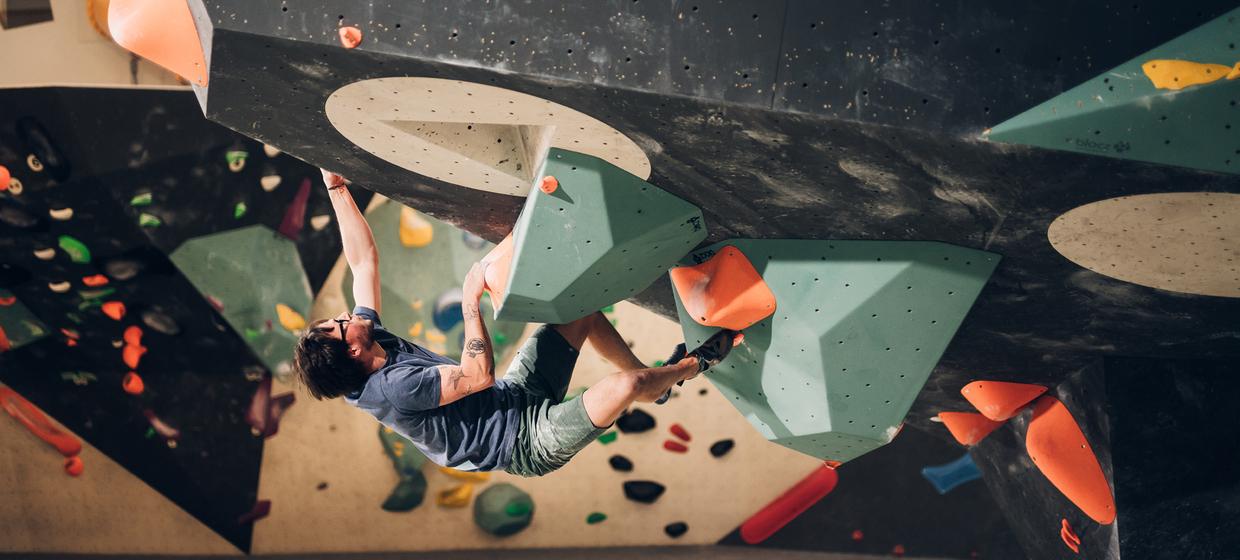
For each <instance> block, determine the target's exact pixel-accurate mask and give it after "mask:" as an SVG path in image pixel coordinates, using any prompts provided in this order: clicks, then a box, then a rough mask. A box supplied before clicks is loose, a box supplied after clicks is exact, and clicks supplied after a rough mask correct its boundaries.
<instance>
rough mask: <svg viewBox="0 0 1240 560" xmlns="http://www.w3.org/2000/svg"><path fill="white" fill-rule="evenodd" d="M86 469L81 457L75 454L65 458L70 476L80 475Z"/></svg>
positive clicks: (67, 472) (66, 468)
mask: <svg viewBox="0 0 1240 560" xmlns="http://www.w3.org/2000/svg"><path fill="white" fill-rule="evenodd" d="M85 469H86V465H85V464H84V463H82V458H81V457H79V456H77V455H74V456H72V457H69V458H67V459H65V473H66V474H68V475H69V476H80V475H81V474H82V471H83V470H85Z"/></svg>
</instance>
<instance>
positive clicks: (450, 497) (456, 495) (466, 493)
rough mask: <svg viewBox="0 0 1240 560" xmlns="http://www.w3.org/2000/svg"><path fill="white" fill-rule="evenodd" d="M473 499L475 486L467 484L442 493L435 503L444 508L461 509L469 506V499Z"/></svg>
mask: <svg viewBox="0 0 1240 560" xmlns="http://www.w3.org/2000/svg"><path fill="white" fill-rule="evenodd" d="M472 497H474V484H473V483H472V482H466V483H463V484H461V485H460V486H456V487H454V488H449V489H447V490H444V491H442V492H440V493H439V497H438V498H436V499H435V502H436V503H438V504H439V505H441V506H443V507H451V508H459V507H465V506H467V505H469V499H470V498H472Z"/></svg>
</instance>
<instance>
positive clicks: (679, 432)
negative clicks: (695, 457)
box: [668, 424, 693, 441]
mask: <svg viewBox="0 0 1240 560" xmlns="http://www.w3.org/2000/svg"><path fill="white" fill-rule="evenodd" d="M668 431H670V432H672V435H674V436H676V437H678V438H680V439H683V440H685V441H692V440H693V438H692V437H689V430H686V429H685V427H684V426H681V425H680V424H672V427H670V428H668Z"/></svg>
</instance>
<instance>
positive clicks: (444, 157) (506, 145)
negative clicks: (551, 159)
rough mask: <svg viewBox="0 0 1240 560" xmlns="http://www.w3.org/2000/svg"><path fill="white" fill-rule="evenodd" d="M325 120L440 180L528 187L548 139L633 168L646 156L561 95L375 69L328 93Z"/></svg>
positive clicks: (513, 191)
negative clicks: (372, 75)
mask: <svg viewBox="0 0 1240 560" xmlns="http://www.w3.org/2000/svg"><path fill="white" fill-rule="evenodd" d="M325 111H326V113H327V119H328V120H329V121H331V123H332V125H333V126H335V127H336V130H338V131H339V132H340V133H341V134H343V135H344V136H345V138H348V139H349V140H350V141H352V142H353V143H354V144H357V146H358V147H360V148H362V149H364V150H366V151H368V152H370V153H372V154H374V155H375V156H377V157H379V158H382V159H384V160H387V161H388V162H391V163H392V164H395V165H398V166H400V167H402V168H405V169H408V170H409V171H412V172H414V173H418V174H421V175H425V176H427V177H431V178H434V179H438V180H440V181H444V182H448V183H453V184H457V185H460V186H462V187H468V188H471V189H478V190H483V191H489V192H495V193H502V194H510V195H516V196H525V195H526V194H528V192H529V190H530V187H531V186H533V184H534V181H535V180H537V179H538V178H539V177H538V173H539V172H540V169H539V167H540V166H541V165H542V162H543V160H544V159H545V158H546V156H547V151H548V150H549V149H551V148H553V147H555V148H562V149H565V150H572V151H574V152H580V153H583V154H588V155H592V156H594V157H597V158H600V159H603V160H606V161H607V162H608V163H611V164H612V165H615V166H617V167H620V168H621V169H624V170H625V171H628V172H629V173H632V174H633V175H636V176H637V177H640V178H642V179H646V178H647V177H649V176H650V160H649V159H647V158H646V154H645V153H644V152H643V151H642V150H641V148H639V147H638V146H637V144H635V143H633V141H632V140H630V139H629V138H628V137H626V136H625V135H623V134H621V133H620V132H619V131H618V130H616V129H614V128H612V127H610V126H608V125H607V124H606V123H603V122H602V121H600V120H598V119H595V118H594V117H591V116H589V115H586V114H584V113H582V112H580V111H577V110H575V109H570V108H568V107H565V106H563V105H560V104H558V103H553V102H551V101H547V100H546V99H541V98H538V97H534V96H533V95H529V94H525V93H521V92H516V91H512V90H507V89H503V88H499V87H495V86H489V85H485V84H476V83H471V82H462V81H460V80H445V79H440V78H376V79H373V80H364V81H360V82H354V83H351V84H349V85H347V86H344V87H342V88H340V89H338V90H336V91H335V92H334V93H332V94H331V96H330V97H328V99H327V105H326V107H325Z"/></svg>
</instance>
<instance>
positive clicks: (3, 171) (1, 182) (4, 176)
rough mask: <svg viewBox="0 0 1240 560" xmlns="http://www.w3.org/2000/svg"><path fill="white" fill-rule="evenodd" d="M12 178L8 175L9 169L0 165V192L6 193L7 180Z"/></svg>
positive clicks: (7, 187)
mask: <svg viewBox="0 0 1240 560" xmlns="http://www.w3.org/2000/svg"><path fill="white" fill-rule="evenodd" d="M12 178H13V176H12V175H11V174H9V168H7V167H5V166H3V165H0V191H6V190H8V189H9V179H12Z"/></svg>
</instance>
